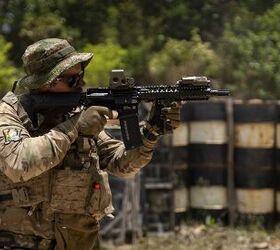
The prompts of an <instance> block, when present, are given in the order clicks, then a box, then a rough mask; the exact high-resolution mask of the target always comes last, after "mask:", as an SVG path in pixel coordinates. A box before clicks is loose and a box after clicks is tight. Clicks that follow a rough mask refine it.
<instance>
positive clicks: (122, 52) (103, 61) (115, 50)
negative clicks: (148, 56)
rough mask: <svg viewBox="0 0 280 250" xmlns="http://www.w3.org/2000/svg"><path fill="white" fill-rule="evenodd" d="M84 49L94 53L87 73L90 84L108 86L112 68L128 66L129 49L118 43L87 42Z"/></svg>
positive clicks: (86, 77) (86, 78)
mask: <svg viewBox="0 0 280 250" xmlns="http://www.w3.org/2000/svg"><path fill="white" fill-rule="evenodd" d="M83 50H84V51H85V52H92V53H93V54H94V56H93V59H92V61H91V63H90V64H89V65H88V67H87V70H86V75H85V81H86V82H87V84H88V85H91V86H108V83H109V77H110V72H111V70H112V69H120V68H125V67H126V64H125V60H126V57H127V50H126V49H124V48H122V47H121V46H120V45H118V44H116V43H112V42H107V43H102V44H96V45H93V44H87V45H86V46H85V47H84V49H83Z"/></svg>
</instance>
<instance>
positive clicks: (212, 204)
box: [189, 102, 227, 221]
mask: <svg viewBox="0 0 280 250" xmlns="http://www.w3.org/2000/svg"><path fill="white" fill-rule="evenodd" d="M189 120H190V121H189V126H190V135H189V137H190V139H189V141H190V145H189V148H190V151H189V168H190V207H191V211H192V215H193V216H194V217H195V218H198V219H203V220H204V219H206V218H207V217H208V218H209V217H210V218H211V217H212V218H215V219H218V220H219V221H224V220H225V218H226V210H227V192H226V157H227V154H226V149H227V129H226V111H225V103H224V102H198V103H191V104H190V105H189Z"/></svg>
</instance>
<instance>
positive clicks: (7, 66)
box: [0, 36, 19, 93]
mask: <svg viewBox="0 0 280 250" xmlns="http://www.w3.org/2000/svg"><path fill="white" fill-rule="evenodd" d="M0 48H1V49H0V93H1V92H4V91H7V90H9V89H11V87H12V85H13V83H14V81H15V80H16V79H17V78H18V76H19V72H18V71H17V70H16V68H15V67H14V66H13V65H12V63H11V62H10V61H9V60H8V52H9V50H10V49H11V48H12V44H11V43H8V42H6V41H5V39H4V38H3V37H2V36H0Z"/></svg>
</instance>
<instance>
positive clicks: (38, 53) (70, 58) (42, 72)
mask: <svg viewBox="0 0 280 250" xmlns="http://www.w3.org/2000/svg"><path fill="white" fill-rule="evenodd" d="M92 57H93V54H92V53H78V52H76V50H75V49H74V48H73V47H72V46H71V45H70V44H69V43H68V41H66V40H63V39H58V38H47V39H43V40H40V41H38V42H36V43H34V44H32V45H30V46H28V47H27V49H26V50H25V52H24V54H23V56H22V61H23V67H24V71H25V73H26V76H24V77H23V78H21V79H20V80H19V81H18V82H17V89H16V93H24V92H29V90H31V89H37V88H39V87H41V86H43V85H47V84H50V83H51V82H53V81H54V80H55V78H57V77H58V76H59V75H60V74H61V73H62V72H63V71H65V70H67V69H69V68H71V67H73V66H74V65H76V64H78V63H82V64H83V66H84V67H86V66H87V65H88V63H89V62H90V60H91V59H92Z"/></svg>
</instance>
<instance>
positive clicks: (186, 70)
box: [149, 30, 221, 82]
mask: <svg viewBox="0 0 280 250" xmlns="http://www.w3.org/2000/svg"><path fill="white" fill-rule="evenodd" d="M149 66H150V67H149V68H150V72H151V74H152V75H153V76H154V77H155V78H160V79H162V80H164V79H165V80H169V81H172V82H174V81H175V80H176V79H178V77H179V76H182V75H208V76H209V77H211V76H212V77H215V76H216V75H217V72H218V71H219V69H220V67H221V65H220V60H219V58H218V56H217V55H216V54H215V52H214V50H212V49H211V47H210V45H209V44H208V43H204V42H202V40H201V38H200V36H199V35H198V33H197V31H196V30H194V31H193V34H192V38H191V40H190V41H186V40H175V39H169V40H168V41H167V43H166V44H165V46H164V47H163V49H162V50H161V51H159V52H158V53H155V54H154V56H153V57H152V59H151V61H150V63H149Z"/></svg>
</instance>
